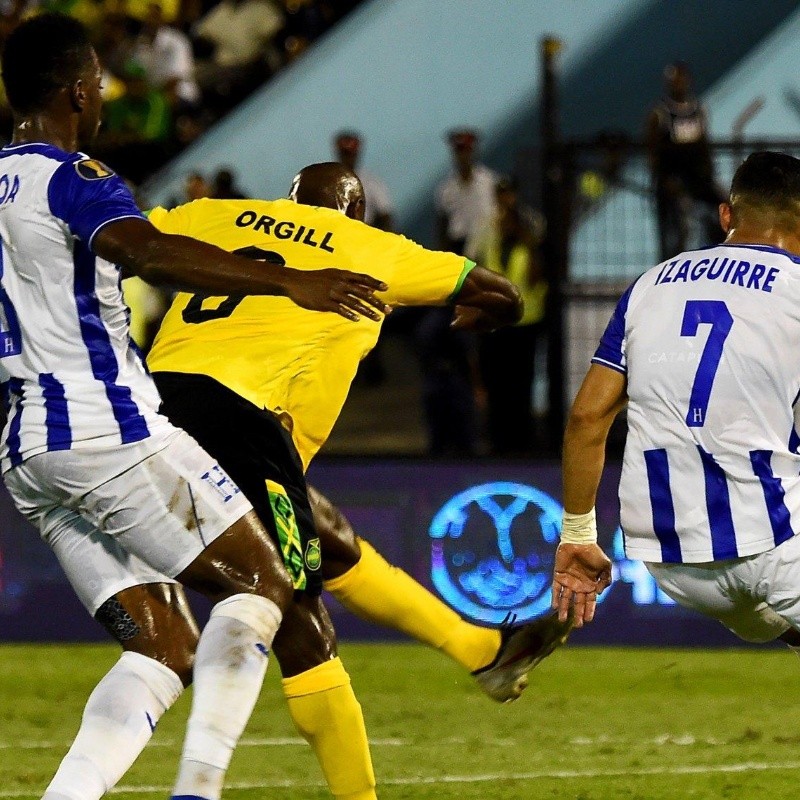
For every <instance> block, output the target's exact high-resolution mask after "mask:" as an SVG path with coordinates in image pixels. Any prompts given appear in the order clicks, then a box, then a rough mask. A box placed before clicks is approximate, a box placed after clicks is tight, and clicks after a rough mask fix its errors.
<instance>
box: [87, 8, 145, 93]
mask: <svg viewBox="0 0 800 800" xmlns="http://www.w3.org/2000/svg"><path fill="white" fill-rule="evenodd" d="M139 27H140V26H139V23H138V22H136V21H135V20H133V19H131V17H129V16H127V15H126V14H122V13H119V12H117V11H108V10H107V11H106V13H105V14H104V15H103V18H102V20H101V21H100V26H99V28H98V30H97V36H96V38H95V40H94V45H95V50H97V56H98V58H99V59H100V63H101V64H102V66H103V69H104V70H105V74H106V75H107V74H109V73H110V74H111V75H115V76H116V75H120V74H121V73H122V72H123V71H124V69H125V67H126V65H127V64H128V62H129V61H130V60H131V57H132V55H133V49H134V46H135V44H136V36H137V34H138V32H139ZM104 81H105V77H104ZM106 99H107V100H108V99H113V98H106Z"/></svg>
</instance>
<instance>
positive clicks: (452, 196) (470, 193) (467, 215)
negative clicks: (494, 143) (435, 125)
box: [436, 128, 498, 253]
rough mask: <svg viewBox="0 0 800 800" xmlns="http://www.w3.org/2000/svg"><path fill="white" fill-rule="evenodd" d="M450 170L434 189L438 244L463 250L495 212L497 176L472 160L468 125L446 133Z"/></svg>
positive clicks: (471, 132) (473, 142) (471, 133)
mask: <svg viewBox="0 0 800 800" xmlns="http://www.w3.org/2000/svg"><path fill="white" fill-rule="evenodd" d="M447 138H448V141H449V142H450V147H451V150H452V156H453V167H454V169H453V172H452V173H451V174H450V176H449V177H448V178H446V179H445V180H444V181H442V183H440V184H439V186H438V187H437V189H436V213H437V219H438V234H439V246H440V247H441V248H442V250H450V251H452V252H454V253H463V252H464V249H465V246H466V243H467V240H468V239H469V238H470V237H471V236H476V235H477V234H478V233H479V232H480V231H481V229H482V228H483V226H484V225H485V224H486V222H487V221H488V220H489V219H491V217H492V215H493V214H494V212H495V193H494V187H495V184H496V183H497V177H498V176H497V175H496V174H495V173H494V172H492V170H490V169H489V168H488V167H486V166H484V165H483V164H481V163H478V162H476V161H475V148H476V146H477V143H478V134H477V133H476V132H475V131H474V130H471V129H469V128H460V129H457V130H453V131H450V133H449V134H448V136H447Z"/></svg>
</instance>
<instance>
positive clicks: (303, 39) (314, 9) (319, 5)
mask: <svg viewBox="0 0 800 800" xmlns="http://www.w3.org/2000/svg"><path fill="white" fill-rule="evenodd" d="M283 6H284V11H285V13H286V22H285V24H284V26H283V29H282V30H281V33H280V39H281V41H282V43H283V44H282V49H283V53H284V57H285V59H286V61H287V62H288V61H293V60H294V59H295V58H297V57H298V56H299V55H301V54H302V53H304V52H305V51H306V49H307V48H308V46H309V45H310V44H311V42H313V41H314V40H315V39H317V38H318V37H319V36H321V35H322V34H323V33H324V32H325V31H326V30H327V29H328V28H329V27H330V25H331V24H332V22H333V21H334V15H335V14H334V10H333V8H332V7H331V6H330V5H328V3H325V2H320V0H283Z"/></svg>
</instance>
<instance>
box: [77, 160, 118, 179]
mask: <svg viewBox="0 0 800 800" xmlns="http://www.w3.org/2000/svg"><path fill="white" fill-rule="evenodd" d="M75 172H77V173H78V175H80V176H81V178H83V179H84V180H86V181H99V180H102V179H103V178H110V177H111V176H112V175H113V174H114V170H112V169H110V168H109V167H107V166H106V165H105V164H103V162H102V161H96V160H95V159H93V158H84V159H81V160H80V161H76V162H75Z"/></svg>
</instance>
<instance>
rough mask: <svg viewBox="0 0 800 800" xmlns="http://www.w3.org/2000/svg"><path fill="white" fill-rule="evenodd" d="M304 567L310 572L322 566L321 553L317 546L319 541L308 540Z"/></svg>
mask: <svg viewBox="0 0 800 800" xmlns="http://www.w3.org/2000/svg"><path fill="white" fill-rule="evenodd" d="M305 562H306V566H307V567H308V568H309V569H310V570H318V569H319V568H320V566H321V564H322V551H321V550H320V546H319V539H309V540H308V544H307V545H306V553H305Z"/></svg>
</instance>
